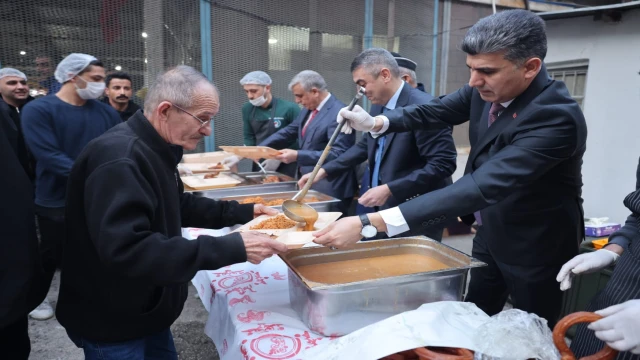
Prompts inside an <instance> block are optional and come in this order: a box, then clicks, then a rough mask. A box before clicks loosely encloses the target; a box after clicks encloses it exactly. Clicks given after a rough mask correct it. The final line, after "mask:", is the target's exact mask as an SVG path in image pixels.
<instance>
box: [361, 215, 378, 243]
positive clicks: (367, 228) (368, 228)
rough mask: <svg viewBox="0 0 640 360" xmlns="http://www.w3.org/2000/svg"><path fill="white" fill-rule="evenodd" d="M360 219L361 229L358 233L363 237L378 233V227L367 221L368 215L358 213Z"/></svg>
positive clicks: (370, 236)
mask: <svg viewBox="0 0 640 360" xmlns="http://www.w3.org/2000/svg"><path fill="white" fill-rule="evenodd" d="M360 221H361V222H362V230H360V235H362V236H364V237H365V238H372V237H374V236H376V235H377V234H378V229H376V227H375V226H373V225H371V221H369V217H368V216H367V214H361V215H360Z"/></svg>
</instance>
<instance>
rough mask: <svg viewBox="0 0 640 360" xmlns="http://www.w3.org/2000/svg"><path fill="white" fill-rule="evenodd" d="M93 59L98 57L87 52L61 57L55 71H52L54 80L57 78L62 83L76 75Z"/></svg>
mask: <svg viewBox="0 0 640 360" xmlns="http://www.w3.org/2000/svg"><path fill="white" fill-rule="evenodd" d="M95 60H98V59H96V58H95V57H93V56H91V55H87V54H78V53H73V54H70V55H69V56H67V57H66V58H64V59H62V61H60V64H58V67H56V72H55V73H54V75H55V77H56V80H58V82H59V83H60V84H64V83H65V82H67V81H69V80H71V79H72V78H73V77H74V76H76V75H78V74H79V73H80V72H81V71H82V70H84V69H86V68H87V66H89V63H91V62H92V61H95Z"/></svg>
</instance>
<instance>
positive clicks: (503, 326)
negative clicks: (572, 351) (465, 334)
mask: <svg viewBox="0 0 640 360" xmlns="http://www.w3.org/2000/svg"><path fill="white" fill-rule="evenodd" d="M552 336H553V335H552V332H551V329H549V326H548V325H547V320H545V319H542V318H540V317H539V316H537V315H535V314H529V313H527V312H525V311H522V310H517V309H511V310H506V311H503V312H501V313H499V314H497V315H494V316H493V317H491V320H490V321H487V322H486V323H484V324H482V325H480V326H479V327H478V329H477V331H476V334H475V336H474V339H473V341H474V343H475V345H476V354H475V357H474V359H475V360H523V359H544V360H554V359H555V360H558V359H560V353H559V352H558V349H556V347H555V345H554V344H553V337H552Z"/></svg>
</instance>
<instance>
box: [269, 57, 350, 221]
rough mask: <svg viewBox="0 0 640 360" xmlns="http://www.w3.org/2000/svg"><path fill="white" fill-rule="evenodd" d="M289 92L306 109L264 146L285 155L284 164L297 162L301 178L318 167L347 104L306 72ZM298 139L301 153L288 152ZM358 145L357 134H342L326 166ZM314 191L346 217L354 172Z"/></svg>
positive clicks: (325, 182)
mask: <svg viewBox="0 0 640 360" xmlns="http://www.w3.org/2000/svg"><path fill="white" fill-rule="evenodd" d="M289 90H291V92H292V93H293V96H294V97H295V101H296V103H298V104H301V105H302V106H303V107H304V109H303V110H302V111H301V112H300V114H299V115H298V117H297V118H296V119H295V120H294V121H293V122H292V123H291V124H289V125H287V126H286V127H285V128H284V129H282V130H280V131H278V132H277V133H275V134H273V135H271V136H269V137H268V138H267V139H266V140H265V141H263V142H262V143H261V144H260V145H261V146H269V147H272V148H275V149H278V150H281V151H282V154H281V155H278V157H277V160H280V161H282V162H283V163H285V164H291V163H294V162H296V161H297V162H298V175H304V174H308V173H311V172H312V171H313V168H314V167H315V166H316V164H317V163H318V160H319V159H320V156H321V155H322V151H323V150H324V148H325V147H326V146H327V143H328V142H329V139H330V138H331V135H333V132H334V131H335V129H336V127H337V126H338V124H337V123H336V117H337V115H338V111H340V109H341V108H342V107H344V103H342V102H341V101H340V100H338V99H337V98H336V97H335V96H333V95H331V93H330V92H329V91H328V90H327V83H326V82H325V81H324V78H323V77H322V76H321V75H320V74H318V73H317V72H315V71H312V70H304V71H302V72H300V73H299V74H298V75H296V76H295V77H294V78H293V80H291V83H289ZM296 139H298V143H299V146H300V150H293V149H286V147H287V146H289V144H291V143H293V142H295V140H296ZM354 143H355V134H348V135H347V134H339V135H338V138H337V139H336V141H335V143H334V144H333V146H332V147H331V150H330V153H329V156H327V159H326V160H325V164H327V163H331V161H332V160H333V159H335V158H337V157H338V156H340V155H341V154H342V153H344V152H345V151H346V150H347V149H349V148H350V147H351V146H352V145H353V144H354ZM312 189H314V190H317V191H320V192H322V193H325V194H328V195H331V196H333V197H335V198H337V199H340V200H341V201H340V206H339V208H340V209H339V210H340V211H342V213H343V214H346V213H347V212H348V210H349V206H350V205H351V201H352V200H353V196H354V194H355V190H356V174H355V171H354V169H346V170H345V171H343V172H341V173H340V174H337V175H336V176H335V177H332V178H331V179H326V180H322V181H319V182H318V183H317V184H314V185H313V187H312Z"/></svg>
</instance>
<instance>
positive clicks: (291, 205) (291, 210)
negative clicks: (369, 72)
mask: <svg viewBox="0 0 640 360" xmlns="http://www.w3.org/2000/svg"><path fill="white" fill-rule="evenodd" d="M363 95H364V88H363V87H361V88H360V89H359V90H358V93H357V94H356V96H355V97H354V98H353V100H351V103H350V104H349V107H348V109H349V111H351V110H353V108H354V107H355V106H356V104H357V103H358V100H360V99H361V98H362V96H363ZM345 121H346V120H344V119H342V121H341V122H340V123H339V124H338V127H336V130H335V131H334V132H333V135H331V139H329V142H328V143H327V146H326V147H325V148H324V151H323V152H322V155H321V156H320V159H319V160H318V163H317V164H316V166H315V167H314V168H313V171H312V172H311V175H310V176H309V180H307V183H306V184H305V185H304V187H303V188H302V189H301V190H300V191H298V193H297V194H295V195H294V196H293V198H291V200H286V201H285V202H284V203H282V212H283V213H284V214H285V216H286V217H288V218H289V219H291V220H293V221H297V222H304V223H307V224H309V223H311V224H313V223H315V222H316V220H318V212H317V211H316V209H314V208H312V207H311V206H309V205H307V204H305V203H303V202H302V199H304V198H305V196H307V192H308V191H309V189H310V188H311V185H312V184H313V180H314V179H315V178H316V175H317V174H318V171H320V168H321V167H322V164H324V161H325V159H326V158H327V156H328V155H329V150H331V146H333V143H334V142H335V141H336V138H337V137H338V135H339V134H340V130H341V129H342V126H343V125H344V123H345ZM300 214H304V216H301V215H300Z"/></svg>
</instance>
